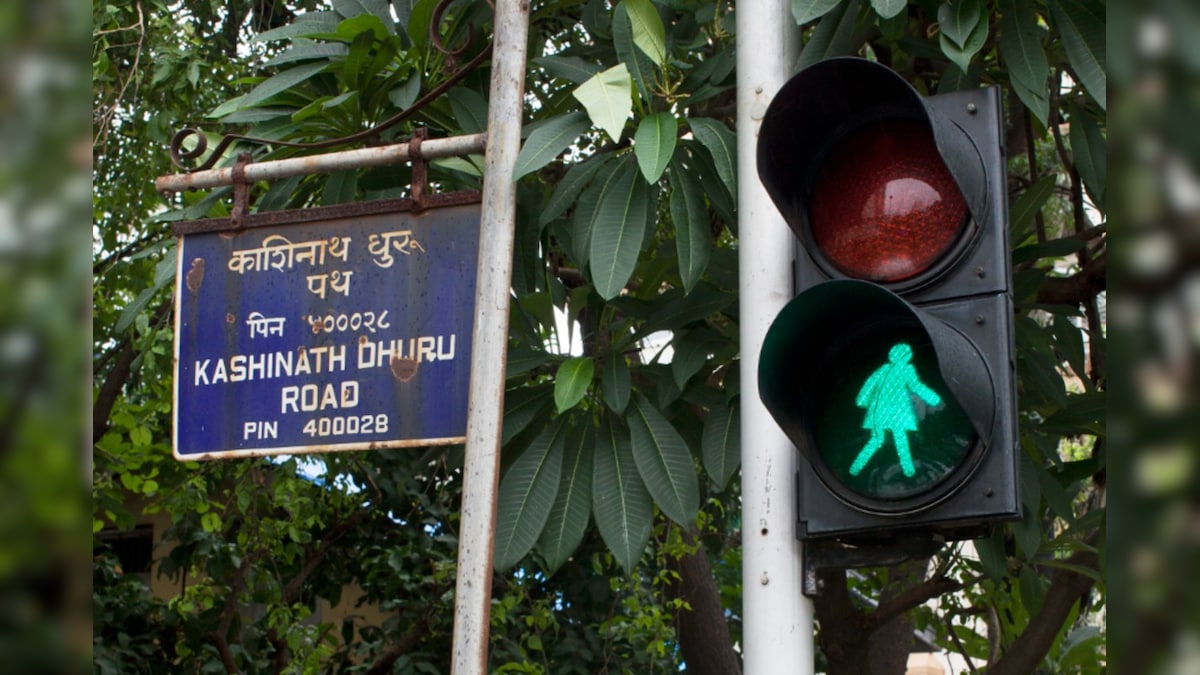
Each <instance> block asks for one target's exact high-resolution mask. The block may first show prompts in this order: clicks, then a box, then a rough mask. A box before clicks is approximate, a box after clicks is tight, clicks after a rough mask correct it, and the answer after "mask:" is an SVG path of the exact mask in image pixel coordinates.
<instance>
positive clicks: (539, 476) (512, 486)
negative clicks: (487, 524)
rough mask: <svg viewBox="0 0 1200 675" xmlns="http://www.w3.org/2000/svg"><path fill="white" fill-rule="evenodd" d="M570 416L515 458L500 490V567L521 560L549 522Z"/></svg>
mask: <svg viewBox="0 0 1200 675" xmlns="http://www.w3.org/2000/svg"><path fill="white" fill-rule="evenodd" d="M566 420H567V418H566V417H561V418H559V419H558V420H557V421H556V422H555V423H554V424H552V425H550V426H548V427H546V429H545V430H543V431H542V433H541V434H540V435H539V436H538V437H537V439H535V440H534V441H533V443H532V444H531V445H530V446H529V448H527V449H526V450H525V452H523V453H521V456H520V457H518V458H517V459H516V461H514V462H513V464H512V466H511V467H509V469H508V472H507V473H505V474H504V479H503V480H502V481H500V491H499V493H497V503H498V508H497V511H496V544H495V546H496V550H495V556H496V569H498V570H506V569H508V568H510V567H512V566H513V565H516V564H517V563H518V562H520V560H521V558H524V557H525V554H526V553H528V552H529V550H530V549H531V548H533V544H534V543H535V542H536V541H537V540H538V536H539V535H541V533H542V528H544V527H545V526H546V520H547V519H548V518H549V517H550V508H551V507H552V506H553V505H554V499H555V497H556V496H557V493H558V486H559V477H560V476H561V475H562V456H563V445H564V443H565V437H566V427H567V424H566Z"/></svg>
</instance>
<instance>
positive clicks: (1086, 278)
mask: <svg viewBox="0 0 1200 675" xmlns="http://www.w3.org/2000/svg"><path fill="white" fill-rule="evenodd" d="M1107 285H1108V255H1107V253H1104V252H1101V253H1100V255H1097V256H1096V257H1094V258H1092V259H1091V260H1089V261H1088V262H1087V263H1086V264H1085V265H1084V266H1083V268H1082V269H1080V270H1079V271H1078V272H1076V273H1075V274H1072V275H1071V276H1069V277H1046V279H1045V281H1043V282H1042V287H1041V288H1039V289H1038V292H1037V303H1038V304H1041V305H1081V304H1084V303H1086V302H1088V301H1089V300H1091V299H1092V298H1094V297H1096V296H1097V295H1098V294H1099V293H1100V292H1101V291H1104V290H1105V289H1106V288H1107Z"/></svg>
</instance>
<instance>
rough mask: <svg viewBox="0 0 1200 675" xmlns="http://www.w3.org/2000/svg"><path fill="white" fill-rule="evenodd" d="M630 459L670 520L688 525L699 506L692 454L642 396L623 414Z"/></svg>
mask: <svg viewBox="0 0 1200 675" xmlns="http://www.w3.org/2000/svg"><path fill="white" fill-rule="evenodd" d="M626 418H627V419H628V421H629V430H630V434H631V438H632V440H633V459H634V461H635V462H636V463H637V468H638V473H639V474H640V475H641V476H642V480H643V481H645V483H646V489H647V490H649V491H650V494H651V496H653V497H654V502H655V503H656V504H658V508H659V509H661V510H662V512H663V513H664V514H665V515H666V516H667V517H668V518H670V519H671V520H673V521H675V522H676V523H678V524H680V525H682V526H684V527H689V526H691V524H692V523H693V521H695V519H696V512H697V511H698V510H699V509H700V485H699V482H698V480H697V479H696V468H695V466H694V465H693V463H692V454H691V452H689V451H688V447H687V444H686V443H684V442H683V438H681V437H680V436H679V432H678V431H676V430H675V427H673V426H671V423H670V422H668V421H667V420H666V418H664V417H663V416H662V413H660V412H659V411H658V410H657V409H655V408H654V406H653V405H651V404H650V402H649V401H647V400H646V398H645V397H644V396H642V395H640V394H639V395H638V396H637V397H636V398H634V401H633V407H632V408H630V409H629V410H628V412H627V413H626Z"/></svg>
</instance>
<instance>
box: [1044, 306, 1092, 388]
mask: <svg viewBox="0 0 1200 675" xmlns="http://www.w3.org/2000/svg"><path fill="white" fill-rule="evenodd" d="M1050 333H1051V335H1053V336H1054V344H1055V346H1057V347H1058V349H1059V351H1060V352H1062V355H1063V356H1065V357H1066V359H1067V363H1069V364H1070V365H1071V370H1073V371H1075V374H1076V375H1079V376H1080V380H1081V381H1082V382H1083V386H1084V387H1085V388H1086V389H1088V390H1089V391H1091V390H1093V389H1094V388H1095V385H1094V384H1093V383H1092V381H1091V379H1090V378H1088V377H1086V375H1087V352H1086V351H1085V349H1084V346H1083V331H1082V330H1081V329H1080V328H1078V327H1076V326H1075V324H1073V323H1071V319H1070V318H1069V317H1066V316H1062V315H1061V314H1060V315H1057V316H1055V317H1054V323H1052V324H1051V325H1050Z"/></svg>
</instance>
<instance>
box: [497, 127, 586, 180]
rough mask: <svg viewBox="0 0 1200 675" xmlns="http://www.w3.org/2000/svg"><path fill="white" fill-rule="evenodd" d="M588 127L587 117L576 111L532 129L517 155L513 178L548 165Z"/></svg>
mask: <svg viewBox="0 0 1200 675" xmlns="http://www.w3.org/2000/svg"><path fill="white" fill-rule="evenodd" d="M588 126H589V123H588V119H587V117H586V116H585V115H584V114H583V113H581V112H578V111H576V112H571V113H567V114H566V115H562V116H560V117H552V118H550V119H549V120H547V121H546V122H545V123H544V124H542V125H540V126H539V127H538V128H536V129H534V130H533V131H532V132H531V133H530V134H529V138H528V139H526V140H525V144H524V145H523V146H522V147H521V152H520V153H519V154H518V155H517V162H516V166H514V167H513V178H514V179H516V178H520V177H521V176H524V175H526V174H528V173H531V172H533V171H537V170H538V169H540V168H542V167H543V166H546V165H547V164H549V163H550V162H551V161H552V160H553V159H554V158H555V157H558V156H559V154H561V153H562V151H563V150H565V149H567V148H568V147H570V145H571V144H572V143H574V142H575V141H576V140H578V139H579V136H580V135H581V134H582V133H583V132H585V131H587V130H588Z"/></svg>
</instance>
